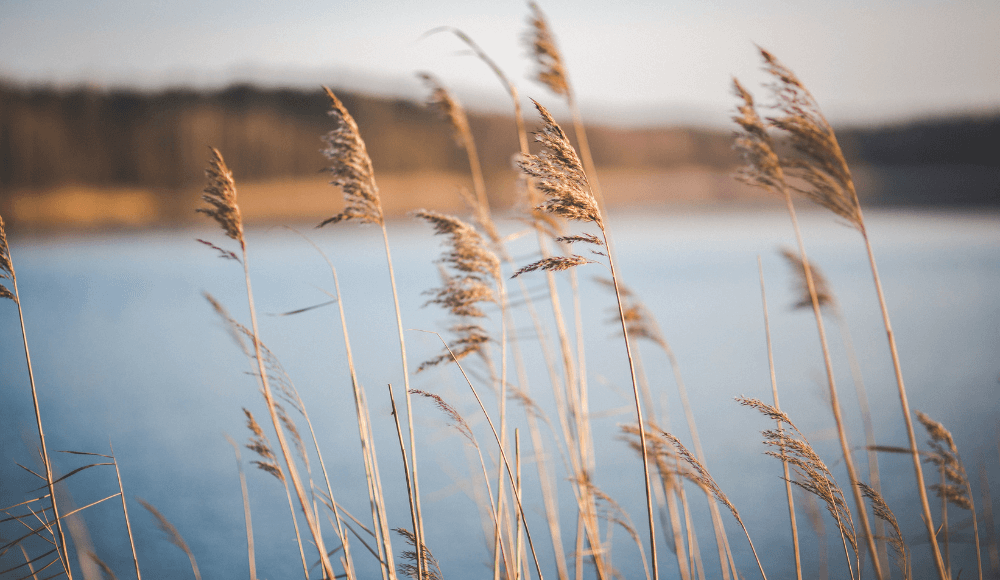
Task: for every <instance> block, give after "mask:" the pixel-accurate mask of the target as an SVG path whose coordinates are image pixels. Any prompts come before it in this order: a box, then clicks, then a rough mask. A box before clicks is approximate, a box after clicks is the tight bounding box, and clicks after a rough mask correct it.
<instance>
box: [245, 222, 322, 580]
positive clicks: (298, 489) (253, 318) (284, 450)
mask: <svg viewBox="0 0 1000 580" xmlns="http://www.w3.org/2000/svg"><path fill="white" fill-rule="evenodd" d="M240 249H241V250H242V251H243V274H244V278H245V280H246V287H247V302H248V303H249V307H250V323H251V325H252V327H253V347H254V353H255V354H256V358H257V368H258V371H259V372H260V378H261V383H262V384H263V387H264V402H265V403H266V404H267V411H268V413H269V414H270V415H271V423H272V424H273V425H274V431H275V433H276V435H277V437H278V445H279V446H280V448H281V454H282V455H283V456H284V458H285V464H286V465H287V466H288V475H289V477H290V478H291V480H292V486H293V487H294V488H295V494H296V495H297V496H298V500H299V505H300V507H301V508H302V513H303V515H305V517H306V524H307V525H308V526H309V531H310V532H311V533H312V536H313V541H315V542H316V548H317V550H318V551H319V557H320V564H321V565H322V567H323V575H324V577H326V578H327V579H328V580H332V579H333V578H334V572H333V566H332V565H331V564H330V558H329V557H328V556H327V553H326V547H325V545H324V544H323V534H322V533H321V531H320V528H319V522H318V521H316V520H315V519H314V518H313V514H312V510H310V509H309V502H308V500H307V499H306V493H305V489H304V488H303V487H302V481H301V479H300V478H299V473H298V469H297V468H296V467H295V459H294V458H293V457H292V453H291V450H290V449H289V447H288V441H287V440H286V439H285V432H284V429H283V428H282V426H281V420H280V419H279V418H278V412H277V409H276V407H275V403H274V396H273V394H272V393H271V384H270V382H269V381H268V378H267V370H266V369H265V368H264V357H263V354H262V353H261V348H260V338H259V337H260V331H259V330H258V328H257V309H256V307H255V306H254V300H253V289H252V287H251V285H250V265H249V262H248V260H247V248H246V244H245V243H244V242H243V241H242V240H241V241H240ZM293 513H294V512H293ZM306 576H307V577H308V570H307V573H306Z"/></svg>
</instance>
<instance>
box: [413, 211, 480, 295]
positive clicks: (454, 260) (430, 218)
mask: <svg viewBox="0 0 1000 580" xmlns="http://www.w3.org/2000/svg"><path fill="white" fill-rule="evenodd" d="M413 215H414V216H415V217H418V218H420V219H422V220H424V221H426V222H427V223H429V224H431V226H433V228H434V233H435V234H436V235H441V236H448V245H449V246H450V249H449V250H448V251H446V252H445V253H444V254H443V255H442V256H441V259H440V260H439V261H440V262H441V263H443V264H446V265H448V266H449V267H451V268H453V269H455V270H457V271H459V272H463V273H467V274H479V275H484V276H488V277H489V278H491V279H492V280H493V281H494V282H499V280H500V259H499V258H498V257H497V255H496V254H495V253H494V252H493V251H492V250H490V249H489V247H488V246H487V244H486V240H484V239H483V236H482V235H480V234H479V232H477V231H476V229H475V228H474V227H472V226H471V225H469V224H467V223H465V222H463V221H462V220H460V219H458V218H456V217H454V216H450V215H446V214H442V213H439V212H435V211H428V210H418V211H416V212H414V213H413Z"/></svg>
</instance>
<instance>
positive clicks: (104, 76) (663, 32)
mask: <svg viewBox="0 0 1000 580" xmlns="http://www.w3.org/2000/svg"><path fill="white" fill-rule="evenodd" d="M541 7H542V9H543V10H544V11H545V13H546V15H547V16H548V19H549V21H550V24H551V26H552V28H553V30H554V31H555V33H556V36H557V40H558V42H559V46H560V48H561V50H562V52H563V56H564V60H565V62H566V65H567V67H568V70H569V77H570V82H571V83H572V84H573V86H574V87H575V91H576V93H577V95H578V98H579V101H580V103H581V108H582V109H583V112H584V116H585V117H586V118H587V120H591V121H597V122H608V123H621V124H626V125H632V126H638V125H644V124H651V125H656V124H669V123H678V122H681V123H695V124H704V125H716V126H725V125H727V124H728V116H729V114H730V112H731V110H732V109H733V107H734V103H735V99H734V98H733V97H732V95H731V92H730V83H731V78H732V77H733V76H734V75H735V76H737V77H739V78H740V79H741V80H742V81H744V84H746V85H747V86H748V87H749V88H751V90H754V91H755V92H756V93H758V100H761V97H763V95H764V93H763V91H762V89H761V88H760V83H761V82H763V81H764V80H765V79H764V76H763V75H762V73H760V71H759V68H760V67H759V65H760V62H759V57H758V55H757V53H756V51H755V44H757V45H760V46H762V47H765V48H767V49H769V50H771V51H772V52H773V53H774V54H775V55H777V56H778V58H779V59H781V60H782V61H783V62H784V63H785V64H786V65H788V66H789V67H790V68H792V70H794V71H795V72H796V73H797V74H798V76H799V77H800V78H801V79H802V80H803V82H804V83H805V84H806V86H808V87H809V88H810V90H811V91H812V92H813V94H814V95H815V96H816V98H817V100H818V101H819V103H820V105H821V107H822V108H823V110H824V112H825V113H826V115H827V116H828V117H829V118H830V119H831V121H834V122H835V123H836V122H839V123H850V124H880V123H890V122H896V121H906V120H913V119H919V118H923V117H928V116H940V115H948V114H954V113H973V114H995V113H997V112H1000V2H996V1H995V0H954V1H939V0H870V1H867V2H865V1H860V0H839V1H838V0H816V1H812V2H808V1H794V0H673V1H670V2H666V1H647V0H638V1H633V2H628V3H625V4H621V5H612V3H610V2H606V1H604V2H595V1H591V0H576V1H572V0H545V1H544V2H541ZM527 14H528V9H527V7H526V5H525V4H524V3H522V2H517V1H514V2H507V1H503V0H485V1H484V0H464V1H463V0H443V1H436V2H419V1H409V2H407V1H404V0H363V1H362V0H327V1H325V2H320V1H318V0H304V1H301V2H278V1H271V0H247V1H242V2H237V1H236V0H176V1H173V2H168V1H155V0H132V1H128V0H90V1H86V2H80V1H78V0H3V1H2V2H0V78H3V79H7V80H11V81H14V82H18V83H22V84H31V85H39V84H40V85H56V86H73V85H79V84H89V85H93V86H97V87H105V88H110V87H138V88H142V89H158V88H162V87H173V86H194V87H208V88H220V87H224V86H226V85H227V84H230V83H233V82H245V81H251V82H257V83H261V84H264V85H268V86H276V85H291V86H297V87H306V88H315V87H318V86H319V85H321V84H326V85H330V86H332V87H335V88H340V89H360V90H364V91H369V92H377V93H384V94H388V95H392V96H404V97H412V98H418V99H419V98H422V97H423V96H424V95H425V92H426V91H425V90H424V89H423V88H422V86H421V84H420V82H419V81H418V80H417V79H416V77H415V73H416V72H418V71H429V72H432V73H434V74H435V75H437V76H438V77H440V78H441V80H442V81H443V82H444V83H445V84H446V85H447V86H449V87H451V88H452V89H453V90H454V91H455V92H456V93H457V95H458V96H459V98H460V99H461V100H462V101H463V102H464V104H465V106H466V107H467V108H469V109H479V110H489V111H506V110H507V104H506V102H505V98H506V97H505V94H504V93H503V92H502V89H501V86H500V84H499V83H498V82H497V80H496V79H495V77H493V76H492V74H491V73H490V72H489V71H488V70H487V69H486V68H485V67H484V66H483V65H482V63H480V62H478V61H477V60H476V59H474V58H473V57H471V56H469V55H468V53H467V51H465V50H464V49H463V46H462V45H461V44H460V43H459V42H458V41H457V39H456V38H455V37H453V36H451V35H448V34H436V35H431V36H429V37H422V35H423V34H424V33H425V32H427V31H429V30H431V29H433V28H435V27H439V26H453V27H457V28H460V29H461V30H463V31H465V32H466V33H467V34H468V35H469V36H471V37H472V38H474V39H475V40H476V42H478V43H479V44H480V45H481V46H482V47H483V48H484V49H485V50H486V52H487V53H489V54H490V55H491V56H492V57H493V58H494V59H495V60H496V61H497V62H498V63H499V64H500V66H501V67H502V68H503V69H504V70H505V71H506V72H507V74H508V76H509V77H511V78H512V79H513V80H514V82H515V83H517V84H518V86H519V89H520V91H521V93H522V94H523V95H525V96H530V97H533V98H536V99H538V100H540V101H542V102H543V103H547V104H548V103H552V102H553V101H557V99H556V97H554V96H553V95H552V94H551V93H549V92H548V91H547V89H545V88H544V87H542V86H540V85H538V84H537V83H535V82H533V81H532V80H531V79H530V76H531V73H532V71H533V67H532V64H531V62H530V61H529V59H528V58H527V51H526V48H525V45H524V42H523V36H524V33H525V30H526V19H527ZM556 106H558V103H556Z"/></svg>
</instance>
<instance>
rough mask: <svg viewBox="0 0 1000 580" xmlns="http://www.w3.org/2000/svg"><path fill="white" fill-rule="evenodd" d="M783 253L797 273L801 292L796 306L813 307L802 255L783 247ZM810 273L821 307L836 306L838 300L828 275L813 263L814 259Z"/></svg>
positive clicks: (796, 278)
mask: <svg viewBox="0 0 1000 580" xmlns="http://www.w3.org/2000/svg"><path fill="white" fill-rule="evenodd" d="M781 255H782V256H784V258H785V261H787V262H788V265H789V266H791V267H792V272H793V273H794V274H795V288H796V290H798V292H799V301H798V302H796V303H795V306H794V308H812V296H810V294H809V284H808V282H807V281H806V269H805V265H804V264H803V263H802V257H801V256H800V255H799V254H797V253H796V252H793V251H792V250H790V249H788V248H782V249H781ZM809 273H810V274H812V279H813V287H814V288H815V289H816V300H817V301H818V302H819V306H820V308H822V307H824V306H830V307H834V308H835V307H836V306H837V300H836V299H835V298H834V296H833V291H832V290H830V285H829V284H828V283H827V281H826V277H825V276H824V275H823V273H822V272H821V271H820V269H819V268H818V267H817V266H816V264H813V263H812V260H810V261H809Z"/></svg>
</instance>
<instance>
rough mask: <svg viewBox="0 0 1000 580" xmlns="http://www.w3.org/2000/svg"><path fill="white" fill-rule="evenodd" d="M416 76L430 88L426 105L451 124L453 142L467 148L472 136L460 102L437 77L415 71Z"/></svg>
mask: <svg viewBox="0 0 1000 580" xmlns="http://www.w3.org/2000/svg"><path fill="white" fill-rule="evenodd" d="M417 78H419V79H420V80H422V81H423V82H424V84H425V85H427V88H429V89H430V90H431V94H430V97H428V99H427V106H428V107H430V108H431V109H434V110H435V111H437V112H438V113H439V114H440V115H441V116H442V117H444V118H445V119H446V120H447V121H448V124H450V125H451V131H452V138H453V139H455V143H456V144H457V145H458V146H459V147H462V148H463V149H468V148H469V145H470V141H471V137H472V130H471V129H470V128H469V119H468V117H466V115H465V109H464V108H462V105H461V103H459V102H458V100H457V99H455V96H454V95H452V94H451V91H449V90H448V89H447V88H445V86H444V85H443V84H441V81H440V80H438V78H437V77H436V76H434V75H432V74H430V73H427V72H420V73H417Z"/></svg>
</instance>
